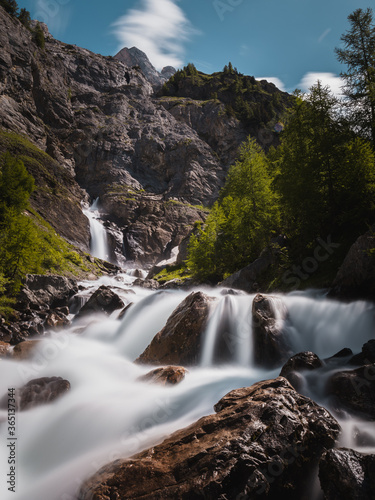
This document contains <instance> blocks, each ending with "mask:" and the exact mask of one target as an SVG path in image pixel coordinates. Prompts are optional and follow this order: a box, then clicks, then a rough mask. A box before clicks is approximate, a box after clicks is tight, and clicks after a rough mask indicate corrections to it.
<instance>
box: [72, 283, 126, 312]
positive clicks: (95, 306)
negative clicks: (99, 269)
mask: <svg viewBox="0 0 375 500" xmlns="http://www.w3.org/2000/svg"><path fill="white" fill-rule="evenodd" d="M124 306H125V304H124V302H123V300H122V299H121V298H120V297H119V296H118V295H117V294H116V293H114V292H113V291H112V290H111V289H110V288H109V287H108V286H105V285H102V286H101V287H99V288H98V289H97V290H95V292H94V293H93V294H92V295H91V297H90V298H89V300H88V301H87V302H86V304H84V305H83V306H82V308H81V310H80V311H79V313H78V314H77V315H76V317H75V318H76V319H78V318H81V317H82V316H85V315H86V314H92V313H105V314H112V313H113V311H116V310H117V309H122V308H123V307H124Z"/></svg>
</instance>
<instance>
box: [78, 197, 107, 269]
mask: <svg viewBox="0 0 375 500" xmlns="http://www.w3.org/2000/svg"><path fill="white" fill-rule="evenodd" d="M98 204H99V198H96V199H95V201H94V203H93V204H92V205H91V206H90V208H88V209H83V213H84V214H85V215H86V217H87V218H88V219H89V223H90V236H91V238H90V252H91V255H93V256H94V257H97V258H99V259H103V260H108V259H109V250H108V241H107V232H106V230H105V228H104V226H103V224H102V223H101V222H100V212H99V209H98Z"/></svg>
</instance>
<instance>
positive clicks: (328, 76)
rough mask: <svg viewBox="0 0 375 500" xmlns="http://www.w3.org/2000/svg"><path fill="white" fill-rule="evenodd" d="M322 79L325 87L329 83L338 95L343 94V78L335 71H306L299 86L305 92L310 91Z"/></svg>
mask: <svg viewBox="0 0 375 500" xmlns="http://www.w3.org/2000/svg"><path fill="white" fill-rule="evenodd" d="M318 80H320V81H321V83H322V85H323V86H324V87H325V86H326V85H328V86H329V87H330V89H331V91H332V92H333V94H335V95H336V96H337V97H341V96H342V90H341V87H342V86H343V85H344V82H343V80H342V79H341V78H340V77H339V76H337V75H335V73H315V72H312V71H311V72H309V73H306V74H305V75H304V76H303V77H302V80H301V81H300V82H299V84H298V85H297V88H299V89H301V90H302V91H303V92H308V90H309V89H310V88H311V87H312V86H313V85H315V84H316V83H317V81H318Z"/></svg>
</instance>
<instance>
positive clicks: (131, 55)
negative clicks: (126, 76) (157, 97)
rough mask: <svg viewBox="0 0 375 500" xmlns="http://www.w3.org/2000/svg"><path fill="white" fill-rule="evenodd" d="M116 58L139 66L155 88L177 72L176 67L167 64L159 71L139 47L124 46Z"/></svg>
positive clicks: (128, 64) (130, 64)
mask: <svg viewBox="0 0 375 500" xmlns="http://www.w3.org/2000/svg"><path fill="white" fill-rule="evenodd" d="M115 59H118V60H119V61H122V62H123V63H124V64H126V65H127V66H139V67H140V68H141V71H142V73H143V74H144V76H145V77H146V79H147V80H148V81H149V82H150V83H151V85H152V86H153V88H154V90H158V89H159V88H160V87H161V86H162V85H163V84H164V83H165V82H166V81H167V80H169V78H170V77H171V76H172V75H174V74H175V73H176V70H175V68H173V67H172V66H166V67H165V68H163V69H162V71H161V72H160V73H159V71H157V70H156V69H155V67H154V66H153V65H152V63H151V62H150V60H149V58H148V57H147V55H146V54H145V53H144V52H143V51H142V50H140V49H138V48H137V47H131V48H130V49H129V48H127V47H124V48H123V49H121V50H120V52H118V53H117V54H116V55H115Z"/></svg>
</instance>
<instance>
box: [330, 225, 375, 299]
mask: <svg viewBox="0 0 375 500" xmlns="http://www.w3.org/2000/svg"><path fill="white" fill-rule="evenodd" d="M374 231H375V226H373V227H371V229H370V230H369V231H367V233H365V234H364V235H362V236H360V237H359V238H358V239H357V241H356V242H355V243H354V244H353V245H352V246H351V248H350V250H349V252H348V254H347V255H346V257H345V259H344V262H343V263H342V265H341V267H340V269H339V270H338V273H337V275H336V277H335V279H334V281H333V283H332V291H331V295H333V296H336V297H342V298H358V297H361V298H363V297H364V298H366V297H375V259H374V256H373V255H372V254H371V253H370V251H371V250H373V249H374V248H375V235H374Z"/></svg>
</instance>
